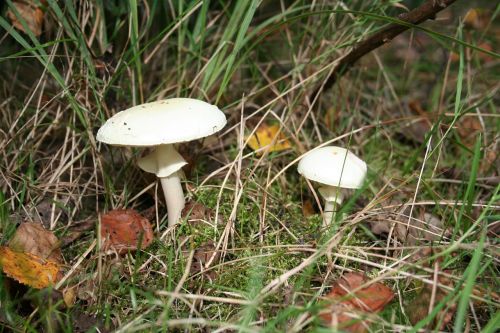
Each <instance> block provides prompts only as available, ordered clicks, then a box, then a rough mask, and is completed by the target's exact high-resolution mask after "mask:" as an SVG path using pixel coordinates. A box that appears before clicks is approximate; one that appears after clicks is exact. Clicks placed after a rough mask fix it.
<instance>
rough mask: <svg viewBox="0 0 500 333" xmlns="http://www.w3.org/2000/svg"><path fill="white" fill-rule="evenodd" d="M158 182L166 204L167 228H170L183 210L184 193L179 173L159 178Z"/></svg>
mask: <svg viewBox="0 0 500 333" xmlns="http://www.w3.org/2000/svg"><path fill="white" fill-rule="evenodd" d="M160 182H161V186H162V188H163V194H165V200H166V202H167V211H168V226H169V227H171V226H173V225H175V224H176V223H177V222H178V221H179V219H180V218H181V213H182V209H183V208H184V192H183V191H182V185H181V179H180V173H179V171H176V172H174V173H173V174H171V175H170V176H167V177H161V178H160Z"/></svg>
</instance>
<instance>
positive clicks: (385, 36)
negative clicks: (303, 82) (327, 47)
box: [312, 0, 456, 100]
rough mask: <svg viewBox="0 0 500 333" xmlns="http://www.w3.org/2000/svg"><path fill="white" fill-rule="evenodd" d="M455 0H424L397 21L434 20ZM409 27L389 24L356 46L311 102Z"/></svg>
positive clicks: (334, 70)
mask: <svg viewBox="0 0 500 333" xmlns="http://www.w3.org/2000/svg"><path fill="white" fill-rule="evenodd" d="M455 1H456V0H426V1H425V2H424V3H423V4H422V5H421V6H419V7H417V8H415V9H413V10H411V11H410V12H408V13H403V14H400V15H398V16H397V19H398V20H400V21H403V22H406V23H409V24H411V25H417V24H420V23H422V22H424V21H427V20H429V19H434V18H435V16H436V14H437V13H439V12H440V11H442V10H443V9H445V8H447V7H448V6H450V5H451V4H452V3H454V2H455ZM409 28H410V26H407V25H401V24H398V23H391V24H389V25H387V26H386V27H385V28H384V29H382V30H380V31H379V32H376V33H375V34H373V35H371V36H370V37H368V38H367V39H365V40H363V41H361V42H359V43H358V44H356V45H355V46H354V47H353V48H352V50H351V51H349V53H347V54H346V55H345V56H344V57H343V58H342V59H341V60H340V61H339V63H338V64H337V66H336V67H335V68H334V69H333V71H332V72H331V74H330V75H329V77H328V78H327V79H326V81H324V84H322V85H321V87H319V88H318V89H317V90H316V91H315V92H314V93H313V94H312V100H314V98H315V97H316V96H317V95H318V94H320V93H321V92H322V91H323V90H327V89H329V88H331V87H332V86H333V85H334V84H335V82H337V80H338V79H339V78H340V77H341V76H342V75H344V74H345V73H346V72H347V71H348V70H349V68H351V67H352V66H353V65H354V64H355V63H356V62H357V61H358V60H359V59H360V58H361V57H363V56H364V55H366V54H368V53H370V52H371V51H373V50H375V49H377V48H379V47H380V46H382V45H384V44H386V43H388V42H390V41H391V40H392V39H394V37H396V36H398V35H400V34H401V33H403V32H404V31H406V30H408V29H409Z"/></svg>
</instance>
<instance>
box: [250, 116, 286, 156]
mask: <svg viewBox="0 0 500 333" xmlns="http://www.w3.org/2000/svg"><path fill="white" fill-rule="evenodd" d="M248 145H249V146H250V148H252V149H253V150H259V149H262V148H265V149H264V150H262V151H260V152H259V155H260V154H262V153H263V152H264V151H266V150H267V151H269V152H272V151H282V150H286V149H289V148H291V147H292V145H291V144H290V141H288V140H287V138H286V137H285V135H283V133H281V131H280V127H279V125H270V126H269V125H266V124H264V123H263V124H262V125H260V126H259V128H258V129H257V131H255V133H254V135H252V137H251V138H250V139H249V140H248Z"/></svg>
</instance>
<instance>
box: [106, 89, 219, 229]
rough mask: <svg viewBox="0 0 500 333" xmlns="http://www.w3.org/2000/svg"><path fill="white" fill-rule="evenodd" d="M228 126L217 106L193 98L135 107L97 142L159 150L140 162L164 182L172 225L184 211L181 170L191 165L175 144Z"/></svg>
mask: <svg viewBox="0 0 500 333" xmlns="http://www.w3.org/2000/svg"><path fill="white" fill-rule="evenodd" d="M225 125H226V116H225V115H224V113H222V111H220V110H219V109H218V108H217V107H216V106H215V105H211V104H208V103H205V102H203V101H200V100H196V99H191V98H172V99H166V100H162V101H157V102H152V103H146V104H141V105H137V106H134V107H132V108H130V109H127V110H124V111H121V112H118V113H117V114H115V115H114V116H113V117H111V118H110V119H108V120H107V121H106V123H105V124H104V125H103V126H102V127H101V128H100V129H99V131H98V132H97V140H98V141H100V142H104V143H107V144H110V145H116V146H132V147H155V150H154V151H153V152H152V153H151V154H149V155H147V156H145V157H143V158H142V159H140V160H139V162H138V164H139V167H140V168H141V169H143V170H144V171H146V172H151V173H154V174H156V176H157V177H158V178H160V181H161V184H162V188H163V192H164V194H165V200H166V202H167V210H168V225H169V226H172V225H174V224H175V223H177V222H178V221H179V219H180V217H181V212H182V209H183V208H184V194H183V191H182V186H181V183H180V176H181V174H182V170H181V168H182V167H183V166H184V165H186V164H187V162H186V161H185V160H184V159H183V158H182V156H181V155H180V154H179V153H178V152H177V150H176V148H175V147H174V144H175V143H180V142H186V141H192V140H196V139H199V138H203V137H206V136H209V135H212V134H214V133H216V132H218V131H219V130H221V129H222V128H223V127H224V126H225Z"/></svg>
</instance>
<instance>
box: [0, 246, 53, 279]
mask: <svg viewBox="0 0 500 333" xmlns="http://www.w3.org/2000/svg"><path fill="white" fill-rule="evenodd" d="M0 266H1V267H2V269H3V271H4V273H5V274H7V276H9V277H11V278H13V279H15V280H17V281H19V282H21V283H23V284H26V285H28V286H31V287H33V288H36V289H42V288H46V287H48V286H50V285H53V284H55V283H56V282H57V279H58V273H59V265H58V263H57V262H54V261H51V260H45V259H42V258H40V257H38V256H36V255H33V254H30V253H24V252H16V251H13V250H11V249H10V248H8V247H5V246H2V247H0Z"/></svg>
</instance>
